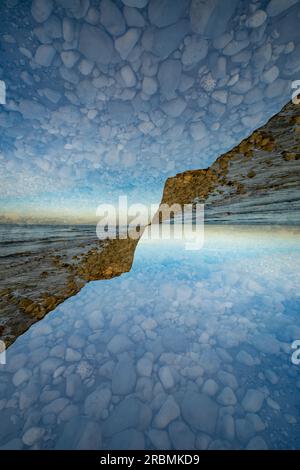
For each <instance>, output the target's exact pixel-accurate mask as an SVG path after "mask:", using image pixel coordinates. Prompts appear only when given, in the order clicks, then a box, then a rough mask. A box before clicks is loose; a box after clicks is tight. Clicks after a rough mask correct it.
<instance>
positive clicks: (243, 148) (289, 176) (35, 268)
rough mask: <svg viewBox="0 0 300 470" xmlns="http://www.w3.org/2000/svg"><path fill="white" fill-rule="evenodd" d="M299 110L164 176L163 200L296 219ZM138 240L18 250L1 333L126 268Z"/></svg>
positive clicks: (8, 273) (231, 215)
mask: <svg viewBox="0 0 300 470" xmlns="http://www.w3.org/2000/svg"><path fill="white" fill-rule="evenodd" d="M299 110H300V107H299V106H296V105H294V104H293V103H288V104H287V105H286V106H285V107H284V108H283V109H282V111H281V112H280V113H279V114H277V115H276V116H274V117H273V118H272V119H271V120H270V121H269V122H268V123H267V124H266V125H265V126H263V127H261V128H260V129H258V130H257V131H255V132H254V133H253V134H252V135H251V136H250V137H249V138H247V139H245V140H243V141H242V142H241V143H240V144H239V145H238V146H236V147H235V148H234V149H232V150H231V151H230V152H228V153H226V154H224V155H222V156H220V157H219V158H218V159H217V160H216V161H215V163H214V164H213V165H211V167H210V168H207V169H203V170H194V171H187V172H184V173H181V174H178V175H176V176H175V177H173V178H169V179H168V180H167V181H166V184H165V188H164V192H163V197H162V202H161V204H169V205H170V206H171V205H173V204H180V205H181V206H183V205H184V204H192V203H196V202H200V203H204V204H205V218H206V222H207V223H234V224H243V223H247V224H252V223H253V224H259V223H265V224H269V223H271V224H299V223H300V210H299V209H300V198H299V181H300V161H299V157H300V147H299V144H300V114H299ZM154 220H155V219H154ZM156 220H157V219H156ZM141 235H142V231H141V232H140V236H141ZM137 243H138V239H131V238H128V239H125V240H122V239H116V240H106V241H99V240H97V241H93V242H91V241H87V242H86V243H83V244H82V243H81V244H80V245H78V244H77V245H76V243H74V242H73V243H72V241H68V245H66V246H64V247H60V249H59V250H58V251H57V252H51V251H50V252H49V250H48V248H49V247H45V250H44V252H43V253H39V254H38V255H37V256H36V255H31V254H28V253H27V254H26V253H25V254H23V255H20V256H18V257H17V260H16V262H15V264H12V263H11V261H9V263H8V265H7V266H5V263H4V264H3V262H2V263H1V269H0V272H1V274H0V276H1V277H0V279H1V283H2V285H3V289H2V290H1V292H0V306H1V325H2V326H0V339H4V340H5V341H6V343H7V344H10V343H12V342H13V341H14V340H15V339H16V338H17V336H19V335H20V334H22V333H23V332H24V331H25V330H26V329H27V328H29V327H30V326H31V325H32V324H33V323H35V322H36V321H38V320H40V319H42V318H43V317H44V316H45V315H46V314H47V313H48V312H49V311H51V310H53V309H54V308H55V307H56V306H57V305H58V304H60V303H61V302H63V301H64V300H66V299H67V298H69V297H70V296H72V295H75V294H77V292H79V290H80V289H81V288H82V287H83V286H84V285H85V284H86V283H87V282H89V281H94V280H101V279H111V278H113V277H115V276H119V275H121V274H122V273H125V272H128V271H130V269H131V266H132V262H133V258H134V252H135V249H136V246H137ZM3 319H4V321H3Z"/></svg>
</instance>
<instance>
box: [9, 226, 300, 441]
mask: <svg viewBox="0 0 300 470" xmlns="http://www.w3.org/2000/svg"><path fill="white" fill-rule="evenodd" d="M299 233H300V231H299V230H298V229H288V228H282V229H275V228H272V229H269V230H267V229H266V228H263V227H261V228H259V229H252V228H250V227H243V228H242V229H241V228H238V227H236V228H234V227H226V228H218V227H211V228H207V229H206V233H205V244H204V247H203V249H202V250H200V251H186V250H185V249H184V245H183V244H181V243H180V242H153V243H151V242H143V241H141V242H140V243H139V245H138V248H137V251H136V256H135V261H134V265H133V268H132V270H131V272H130V273H127V274H124V275H122V276H121V277H119V278H115V279H112V280H109V281H98V282H92V283H90V284H88V285H86V286H85V287H84V289H82V291H81V292H80V293H79V294H78V295H76V296H75V297H72V298H70V299H68V300H67V301H66V302H64V303H63V304H62V305H60V306H59V307H58V308H56V309H55V310H54V311H53V312H52V313H50V314H49V315H48V316H47V317H46V318H45V319H44V320H43V321H41V322H40V323H38V324H35V325H34V326H33V327H32V328H31V329H30V330H29V331H28V332H27V333H25V334H24V335H23V336H21V337H20V338H19V339H18V340H17V341H16V343H15V344H14V345H13V346H12V347H11V348H9V350H8V351H7V354H6V356H7V357H6V360H7V364H6V365H2V366H0V378H1V379H0V446H1V448H12V449H21V448H25V449H28V448H29V449H62V448H68V449H85V448H87V449H140V448H141V449H223V448H225V449H227V448H229V449H245V448H250V449H253V448H263V449H264V448H269V449H282V448H300V366H296V365H293V364H292V362H291V356H292V353H293V350H292V348H291V344H292V342H293V341H294V340H297V339H300V318H299V306H300V299H299V268H298V267H299V261H300V249H299ZM2 359H3V357H2Z"/></svg>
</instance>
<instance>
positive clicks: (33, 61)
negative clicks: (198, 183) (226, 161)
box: [0, 0, 300, 221]
mask: <svg viewBox="0 0 300 470" xmlns="http://www.w3.org/2000/svg"><path fill="white" fill-rule="evenodd" d="M0 15H1V30H0V45H1V50H0V54H1V64H0V65H1V66H0V79H1V80H2V81H4V82H5V84H6V90H7V93H6V95H7V96H6V104H5V105H0V169H1V176H0V202H1V215H14V216H15V217H16V218H17V219H18V218H19V217H20V216H24V217H25V218H29V219H30V218H38V219H41V220H42V219H43V218H47V217H48V218H53V217H54V218H55V217H56V218H58V219H60V220H63V219H64V218H68V217H71V218H72V220H74V221H80V220H82V221H83V220H84V221H86V220H87V219H90V220H92V219H93V218H94V215H95V210H96V207H97V205H98V204H99V203H101V202H115V201H116V200H117V198H118V196H119V195H124V194H127V195H128V197H129V201H132V202H149V203H157V202H159V200H160V197H161V193H162V189H163V184H164V182H165V180H166V178H167V177H169V176H173V175H174V174H176V173H178V172H181V171H184V170H187V169H192V168H203V167H207V166H209V165H210V164H211V163H212V162H213V161H214V160H215V159H216V158H217V157H218V156H219V154H220V153H223V152H225V151H227V150H229V149H230V148H232V147H233V146H234V145H235V144H237V143H238V142H239V141H240V140H241V139H242V138H244V137H247V136H248V135H249V134H250V133H251V132H252V130H254V129H256V128H257V127H258V126H260V125H262V124H264V123H265V122H266V121H267V120H268V118H269V117H271V116H272V115H273V114H275V113H276V112H278V111H279V110H280V109H281V107H282V106H283V104H285V103H286V102H287V101H289V100H290V99H291V95H292V89H291V85H292V82H293V81H294V80H297V79H299V77H300V3H299V1H298V0H262V1H255V0H252V1H250V0H226V1H224V0H191V1H190V0H115V1H111V0H101V1H98V0H34V1H31V0H22V1H19V0H2V1H1V6H0Z"/></svg>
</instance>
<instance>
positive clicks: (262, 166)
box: [162, 102, 300, 224]
mask: <svg viewBox="0 0 300 470" xmlns="http://www.w3.org/2000/svg"><path fill="white" fill-rule="evenodd" d="M299 158H300V107H299V106H298V105H295V104H293V103H292V102H291V103H288V104H287V105H286V106H285V107H284V108H283V109H282V111H281V112H280V113H279V114H277V115H276V116H274V117H273V118H272V119H270V121H269V122H268V123H267V124H266V125H265V126H263V127H261V128H260V129H258V130H257V131H255V132H254V133H253V134H252V135H251V136H250V137H248V138H247V139H245V140H243V141H242V142H241V143H240V144H239V145H238V146H236V147H235V148H233V149H232V150H231V151H230V152H228V153H226V154H224V155H222V156H220V157H219V158H218V159H217V160H216V161H215V162H214V163H213V165H211V166H210V167H209V168H207V169H204V170H194V171H187V172H184V173H180V174H178V175H176V176H175V177H173V178H169V179H168V180H167V181H166V184H165V188H164V193H163V198H162V203H166V204H169V205H172V204H174V203H177V204H180V205H181V206H182V205H184V204H191V203H194V202H199V203H204V204H205V220H206V221H207V222H209V223H239V224H241V223H248V224H250V223H254V224H257V223H272V224H299V223H300V197H299V181H300V161H299Z"/></svg>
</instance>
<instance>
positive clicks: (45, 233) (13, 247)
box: [0, 224, 97, 257]
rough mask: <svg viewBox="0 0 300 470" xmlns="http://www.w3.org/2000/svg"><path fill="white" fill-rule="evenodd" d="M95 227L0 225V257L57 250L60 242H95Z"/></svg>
mask: <svg viewBox="0 0 300 470" xmlns="http://www.w3.org/2000/svg"><path fill="white" fill-rule="evenodd" d="M96 238H97V236H96V228H95V225H17V224H0V257H4V256H11V255H14V254H19V253H24V252H31V253H32V252H35V251H39V250H41V249H45V247H46V248H55V247H56V246H57V245H58V244H59V242H66V241H68V240H70V241H78V242H80V241H83V242H84V241H86V240H88V241H93V240H95V239H96Z"/></svg>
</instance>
